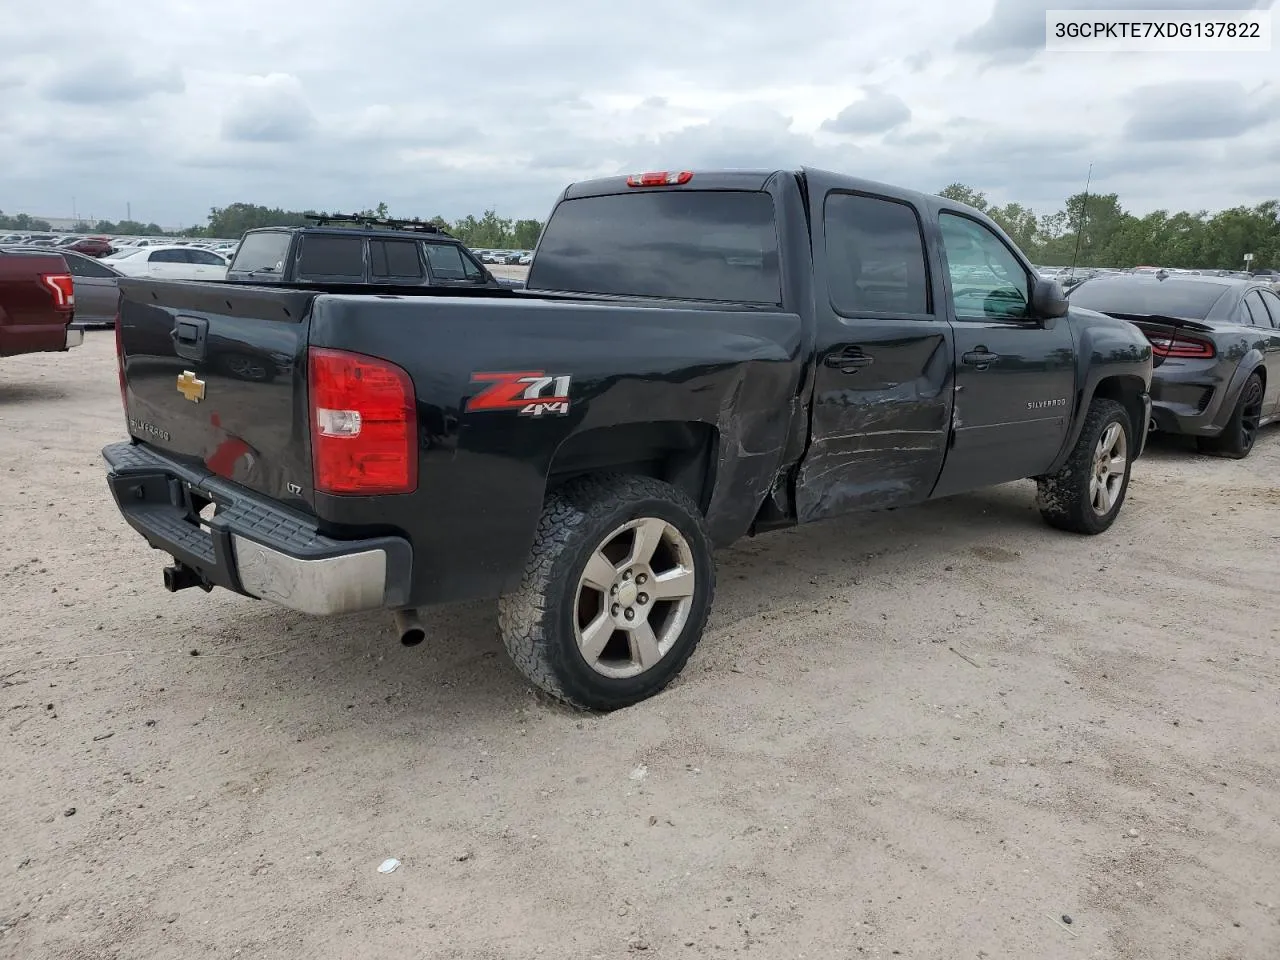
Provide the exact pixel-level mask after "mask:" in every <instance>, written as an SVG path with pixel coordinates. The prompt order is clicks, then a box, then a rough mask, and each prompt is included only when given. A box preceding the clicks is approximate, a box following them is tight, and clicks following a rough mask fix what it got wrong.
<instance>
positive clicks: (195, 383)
mask: <svg viewBox="0 0 1280 960" xmlns="http://www.w3.org/2000/svg"><path fill="white" fill-rule="evenodd" d="M178 392H179V393H180V394H182V395H183V396H184V397H186V398H187V399H188V400H190V401H191V402H192V403H199V402H200V401H201V400H203V399H204V381H203V380H201V379H199V378H198V377H196V375H195V374H194V373H192V372H191V371H190V370H183V371H182V373H181V374H179V376H178Z"/></svg>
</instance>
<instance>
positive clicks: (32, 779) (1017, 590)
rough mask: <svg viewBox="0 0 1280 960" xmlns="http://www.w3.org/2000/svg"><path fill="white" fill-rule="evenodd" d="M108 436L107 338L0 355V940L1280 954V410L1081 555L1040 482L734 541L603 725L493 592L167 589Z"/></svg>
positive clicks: (212, 946) (279, 953) (375, 953)
mask: <svg viewBox="0 0 1280 960" xmlns="http://www.w3.org/2000/svg"><path fill="white" fill-rule="evenodd" d="M122 427H123V421H122V414H121V411H120V404H119V396H118V393H117V389H116V377H115V370H114V362H113V356H112V337H111V334H110V333H94V334H90V336H89V338H88V342H87V343H86V345H85V346H84V347H82V348H80V349H78V350H75V351H73V352H71V353H69V354H65V355H49V356H39V357H22V358H14V359H9V360H4V361H2V362H0V595H2V603H3V622H4V630H3V632H2V633H0V644H2V646H0V664H2V666H0V678H3V679H2V681H0V686H2V689H0V721H2V722H3V725H4V726H3V733H2V735H0V761H2V766H3V769H4V771H5V772H6V775H5V776H4V777H3V778H0V925H2V926H3V934H2V935H0V956H4V957H14V958H23V960H59V958H66V960H70V958H77V960H85V958H100V957H101V958H106V957H121V958H181V960H205V958H230V957H237V956H239V957H246V958H248V957H269V958H276V957H281V958H290V960H292V958H297V960H317V958H384V957H385V958H410V957H413V958H418V957H467V958H478V960H483V958H533V957H538V956H541V957H546V958H548V960H552V958H554V960H574V958H590V957H603V958H613V957H620V956H626V955H639V956H648V957H671V958H679V957H725V956H730V955H742V956H756V957H764V958H800V957H807V958H814V960H818V958H822V960H826V958H845V957H863V956H866V957H886V958H888V957H892V956H901V957H930V958H933V957H937V958H980V957H990V958H1011V960H1028V958H1036V960H1056V958H1083V957H1099V958H1151V960H1171V958H1259V960H1263V958H1265V960H1275V958H1276V957H1277V956H1280V723H1277V719H1278V717H1280V712H1278V710H1277V707H1278V704H1277V678H1278V677H1280V654H1278V652H1277V640H1280V620H1278V618H1277V612H1278V611H1280V523H1278V522H1277V519H1276V518H1277V511H1278V510H1280V486H1278V484H1277V477H1280V430H1278V429H1275V428H1272V429H1270V430H1268V431H1267V432H1266V433H1265V434H1264V437H1263V438H1262V440H1261V442H1260V446H1259V448H1258V449H1257V450H1256V451H1255V453H1254V455H1253V456H1252V457H1251V458H1250V459H1248V460H1246V461H1244V462H1240V463H1233V462H1226V461H1220V460H1212V459H1207V458H1204V457H1200V456H1197V455H1196V454H1195V453H1194V452H1192V451H1190V450H1188V449H1186V448H1184V447H1182V446H1178V445H1172V444H1161V445H1158V446H1157V447H1156V448H1155V449H1154V450H1153V451H1152V452H1151V453H1150V454H1149V455H1148V457H1146V458H1144V459H1143V461H1142V462H1141V463H1140V466H1139V470H1138V472H1137V474H1136V479H1135V481H1134V485H1133V487H1132V494H1131V498H1130V501H1129V503H1128V505H1127V507H1126V508H1125V511H1124V513H1123V514H1122V516H1121V519H1120V521H1119V523H1118V524H1117V526H1116V527H1115V528H1114V529H1113V530H1112V531H1111V533H1110V534H1108V535H1104V536H1102V537H1099V538H1092V539H1089V538H1080V537H1072V536H1069V535H1065V534H1059V533H1055V532H1053V531H1050V530H1049V529H1047V528H1046V527H1044V526H1042V525H1041V523H1040V521H1039V519H1038V516H1037V514H1036V512H1035V510H1034V506H1033V495H1032V489H1031V487H1030V486H1029V485H1028V484H1014V485H1009V486H1006V487H1002V488H999V489H995V490H992V491H988V492H984V493H980V494H976V495H970V496H964V497H959V498H956V499H954V500H951V501H948V502H941V503H936V504H932V505H929V506H925V507H922V508H918V509H914V510H910V511H902V512H897V513H889V514H884V515H876V516H872V517H854V518H849V519H847V520H841V521H834V522H831V523H827V524H823V525H818V526H814V527H809V528H805V529H801V530H796V531H789V532H784V533H779V534H773V535H770V536H768V537H764V538H761V539H759V540H755V541H746V542H743V543H742V544H740V545H738V546H736V547H734V548H733V549H730V550H727V551H724V552H723V554H722V555H721V557H720V563H721V574H720V579H721V590H720V593H719V596H718V598H717V605H716V612H715V615H714V618H713V622H712V625H711V628H710V630H709V634H708V636H707V638H706V639H705V640H704V642H703V644H702V646H701V647H700V648H699V650H698V652H697V653H696V654H695V656H694V658H693V660H692V661H691V662H690V664H689V667H688V670H687V671H686V673H685V674H684V676H683V677H682V679H681V680H680V681H679V682H678V683H677V684H676V685H674V686H673V687H672V688H671V689H670V690H669V691H668V692H667V693H665V694H664V695H662V696H660V697H657V698H655V699H653V700H651V701H649V702H646V703H644V704H642V705H640V706H637V707H634V708H632V709H630V710H625V711H622V712H619V713H616V714H612V715H609V716H591V715H587V716H583V715H577V714H574V713H571V712H569V711H567V710H564V709H561V708H559V707H557V706H553V705H549V704H547V703H545V702H543V701H541V700H539V699H537V698H535V697H534V696H533V695H532V694H531V692H530V690H529V688H528V686H527V685H526V684H525V683H523V682H522V681H521V679H520V677H519V676H518V675H517V673H516V672H515V670H514V669H513V668H512V667H511V666H510V665H509V664H508V662H507V660H506V659H505V656H504V654H503V653H502V651H501V648H500V646H499V643H498V640H497V638H496V624H495V616H494V612H493V609H492V607H491V605H489V604H481V605H474V606H465V607H460V608H449V609H440V610H435V611H432V612H431V613H430V615H429V620H428V622H429V626H430V628H431V631H432V634H433V636H432V638H431V639H429V641H428V642H427V643H426V644H424V645H422V646H421V647H418V648H415V649H404V648H402V647H400V646H399V644H398V643H397V642H396V640H395V639H394V638H393V636H392V630H391V624H390V622H389V620H390V618H389V617H384V616H356V617H349V618H345V619H341V620H334V621H311V620H308V619H305V618H303V617H299V616H294V615H292V614H287V613H282V612H281V611H279V610H277V609H274V608H272V607H269V606H266V605H264V604H261V603H256V602H253V601H250V600H245V599H241V598H238V597H235V596H232V595H229V594H226V593H221V592H219V593H214V594H211V595H206V594H204V593H201V592H200V591H186V592H184V593H181V594H178V595H172V596H171V595H169V594H166V593H165V592H164V590H163V589H162V587H161V583H160V570H161V567H162V566H163V561H162V558H161V556H160V555H159V554H156V553H153V552H151V551H150V550H149V549H148V548H147V547H146V546H145V545H144V544H143V542H142V541H141V540H140V539H139V538H138V537H137V536H135V535H134V534H133V533H132V531H130V530H129V529H128V528H127V527H126V526H125V525H124V523H123V521H121V519H120V518H119V516H118V514H117V513H116V510H115V507H114V506H113V504H112V503H111V500H110V497H109V495H108V493H107V491H106V488H105V485H104V483H103V480H102V472H103V468H102V464H101V462H100V460H99V456H98V450H99V448H100V447H101V446H102V445H103V444H104V443H107V442H109V441H112V440H114V439H118V438H120V437H121V436H122V434H123V430H122ZM442 509H447V505H442ZM388 857H395V858H398V859H399V860H401V861H402V866H401V867H400V868H399V869H398V870H396V871H395V872H393V873H390V874H385V875H384V874H380V873H379V872H378V866H379V864H380V863H382V862H383V860H385V859H386V858H388ZM1064 915H1067V916H1069V917H1070V918H1071V922H1070V923H1069V924H1068V923H1066V922H1064V920H1063V916H1064Z"/></svg>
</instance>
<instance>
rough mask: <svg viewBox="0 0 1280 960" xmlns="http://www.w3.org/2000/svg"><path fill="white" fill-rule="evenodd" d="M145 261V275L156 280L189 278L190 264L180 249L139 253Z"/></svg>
mask: <svg viewBox="0 0 1280 960" xmlns="http://www.w3.org/2000/svg"><path fill="white" fill-rule="evenodd" d="M140 256H141V257H143V258H144V259H145V260H146V262H147V266H146V274H145V275H146V276H148V277H153V278H155V279H156V280H190V279H192V277H191V272H190V271H191V265H190V262H189V261H188V260H187V251H185V250H182V249H177V248H175V249H172V250H152V251H150V252H149V253H143V254H140Z"/></svg>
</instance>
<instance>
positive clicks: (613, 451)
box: [547, 420, 720, 517]
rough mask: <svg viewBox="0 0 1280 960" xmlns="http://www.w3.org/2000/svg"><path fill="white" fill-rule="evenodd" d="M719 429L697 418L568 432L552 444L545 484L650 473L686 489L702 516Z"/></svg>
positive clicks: (710, 487) (712, 482) (713, 480)
mask: <svg viewBox="0 0 1280 960" xmlns="http://www.w3.org/2000/svg"><path fill="white" fill-rule="evenodd" d="M719 449H720V431H719V430H718V429H717V428H716V427H715V426H714V425H713V424H710V423H706V422H703V421H700V420H656V421H646V422H643V423H624V424H617V425H614V426H607V427H597V428H594V429H591V430H584V431H582V432H580V433H575V434H572V435H571V436H569V437H567V438H566V439H565V441H564V442H563V443H561V444H560V446H559V447H558V448H557V449H556V451H555V454H554V455H553V456H552V460H551V465H550V469H549V471H548V474H547V487H548V489H550V488H552V487H556V486H560V485H563V484H565V483H568V482H569V481H570V480H574V479H576V478H578V477H581V476H584V475H587V474H593V473H606V472H616V473H631V474H635V475H638V476H646V477H652V478H654V479H655V480H662V481H664V482H666V483H669V484H671V485H672V486H673V487H675V488H677V489H678V490H682V491H683V492H684V493H686V494H687V495H688V496H689V497H690V498H691V499H692V500H693V502H694V503H696V504H697V505H698V509H699V510H700V511H701V512H702V515H703V516H704V517H705V516H706V515H707V513H708V510H709V508H710V506H711V499H712V493H713V492H714V490H715V483H716V465H717V463H718V459H719V458H718V451H719Z"/></svg>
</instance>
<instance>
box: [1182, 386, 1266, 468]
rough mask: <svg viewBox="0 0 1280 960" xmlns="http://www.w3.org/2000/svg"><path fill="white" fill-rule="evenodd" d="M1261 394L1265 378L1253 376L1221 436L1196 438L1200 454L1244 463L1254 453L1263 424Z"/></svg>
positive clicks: (1244, 387) (1241, 391) (1241, 393)
mask: <svg viewBox="0 0 1280 960" xmlns="http://www.w3.org/2000/svg"><path fill="white" fill-rule="evenodd" d="M1262 395H1263V388H1262V377H1261V376H1259V375H1258V374H1257V373H1251V374H1250V375H1249V379H1248V380H1246V381H1245V382H1244V386H1243V387H1242V388H1241V389H1240V397H1239V399H1237V400H1236V406H1235V409H1234V410H1232V411H1231V418H1230V419H1229V420H1227V425H1226V426H1225V427H1223V428H1222V433H1220V434H1218V436H1216V437H1200V438H1199V439H1197V441H1196V446H1197V447H1198V448H1199V450H1200V452H1201V453H1209V454H1212V455H1214V456H1216V457H1227V458H1228V459H1231V460H1243V459H1244V458H1245V457H1247V456H1248V455H1249V454H1250V453H1252V452H1253V445H1254V443H1255V442H1256V441H1257V439H1258V426H1259V424H1260V423H1261V421H1262Z"/></svg>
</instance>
